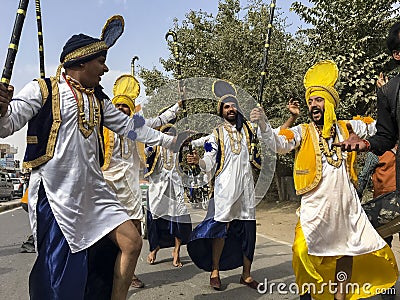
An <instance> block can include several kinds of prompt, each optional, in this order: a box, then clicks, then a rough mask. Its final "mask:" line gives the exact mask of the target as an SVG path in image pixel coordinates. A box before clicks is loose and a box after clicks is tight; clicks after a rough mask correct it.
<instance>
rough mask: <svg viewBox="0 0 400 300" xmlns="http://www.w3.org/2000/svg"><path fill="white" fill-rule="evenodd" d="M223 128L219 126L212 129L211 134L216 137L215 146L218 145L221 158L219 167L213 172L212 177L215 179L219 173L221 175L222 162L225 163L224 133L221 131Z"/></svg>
mask: <svg viewBox="0 0 400 300" xmlns="http://www.w3.org/2000/svg"><path fill="white" fill-rule="evenodd" d="M223 128H224V127H223V126H222V125H221V126H219V127H217V128H215V129H214V131H213V134H214V136H215V137H216V142H217V145H220V147H221V149H220V150H221V158H220V165H219V168H218V170H216V171H215V174H214V176H215V177H217V176H218V175H219V173H221V171H222V168H223V167H224V161H225V145H224V131H223Z"/></svg>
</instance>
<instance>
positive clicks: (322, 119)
mask: <svg viewBox="0 0 400 300" xmlns="http://www.w3.org/2000/svg"><path fill="white" fill-rule="evenodd" d="M319 112H320V114H321V116H322V117H321V118H320V119H319V120H314V117H313V115H312V112H309V113H308V114H309V116H310V118H311V120H312V121H313V122H314V123H315V124H317V125H324V113H323V112H322V111H320V110H319Z"/></svg>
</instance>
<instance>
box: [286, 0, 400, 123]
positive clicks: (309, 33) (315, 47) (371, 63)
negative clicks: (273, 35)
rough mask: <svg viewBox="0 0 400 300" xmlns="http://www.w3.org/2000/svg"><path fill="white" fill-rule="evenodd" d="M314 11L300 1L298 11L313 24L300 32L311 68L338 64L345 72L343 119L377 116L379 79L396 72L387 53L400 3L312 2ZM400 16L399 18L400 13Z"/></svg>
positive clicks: (391, 0)
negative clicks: (319, 63) (388, 37)
mask: <svg viewBox="0 0 400 300" xmlns="http://www.w3.org/2000/svg"><path fill="white" fill-rule="evenodd" d="M309 2H310V4H311V6H310V7H308V6H306V5H305V4H302V3H301V2H300V1H297V2H295V3H293V4H292V10H293V11H295V12H296V13H297V14H298V15H299V16H300V18H301V19H302V20H303V21H304V22H305V23H306V24H307V27H308V28H307V29H304V30H300V32H299V35H302V36H303V37H304V40H305V41H306V43H305V44H304V46H305V47H306V48H307V49H308V55H307V58H308V61H309V62H310V64H312V63H314V62H316V61H318V60H321V59H332V60H334V61H335V62H336V63H337V64H338V67H339V70H340V82H339V84H338V89H339V91H340V98H341V108H340V110H339V114H340V115H341V117H342V118H350V117H351V116H354V115H357V114H361V115H363V114H374V113H375V106H376V105H375V104H376V96H375V95H376V88H375V81H376V78H377V76H378V75H379V73H380V72H385V73H387V72H389V71H391V70H392V69H393V65H392V64H390V63H389V62H390V56H389V55H388V53H387V52H386V45H385V38H386V35H387V32H388V28H389V27H390V26H391V25H392V24H393V23H394V22H395V18H396V17H398V8H395V7H396V6H397V7H398V4H399V1H398V0H388V1H374V0H358V1H347V0H310V1H309ZM396 13H397V14H396Z"/></svg>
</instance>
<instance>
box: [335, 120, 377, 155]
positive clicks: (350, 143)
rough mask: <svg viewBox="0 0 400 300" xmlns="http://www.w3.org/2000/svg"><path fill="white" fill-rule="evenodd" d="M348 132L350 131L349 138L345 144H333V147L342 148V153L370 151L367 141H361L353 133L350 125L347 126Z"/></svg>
mask: <svg viewBox="0 0 400 300" xmlns="http://www.w3.org/2000/svg"><path fill="white" fill-rule="evenodd" d="M346 127H347V130H348V131H349V137H348V139H347V140H344V141H343V142H338V143H333V146H337V147H340V148H341V149H342V151H348V152H350V151H360V152H362V151H368V150H369V149H368V147H367V143H366V141H365V140H363V139H361V138H360V137H359V136H358V135H356V134H355V133H354V131H353V127H351V124H350V123H347V124H346Z"/></svg>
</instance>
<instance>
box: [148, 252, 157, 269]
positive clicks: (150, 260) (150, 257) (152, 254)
mask: <svg viewBox="0 0 400 300" xmlns="http://www.w3.org/2000/svg"><path fill="white" fill-rule="evenodd" d="M157 251H158V250H157V249H156V250H153V251H151V252H150V253H149V255H147V263H149V264H150V265H154V263H155V262H156V257H157Z"/></svg>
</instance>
